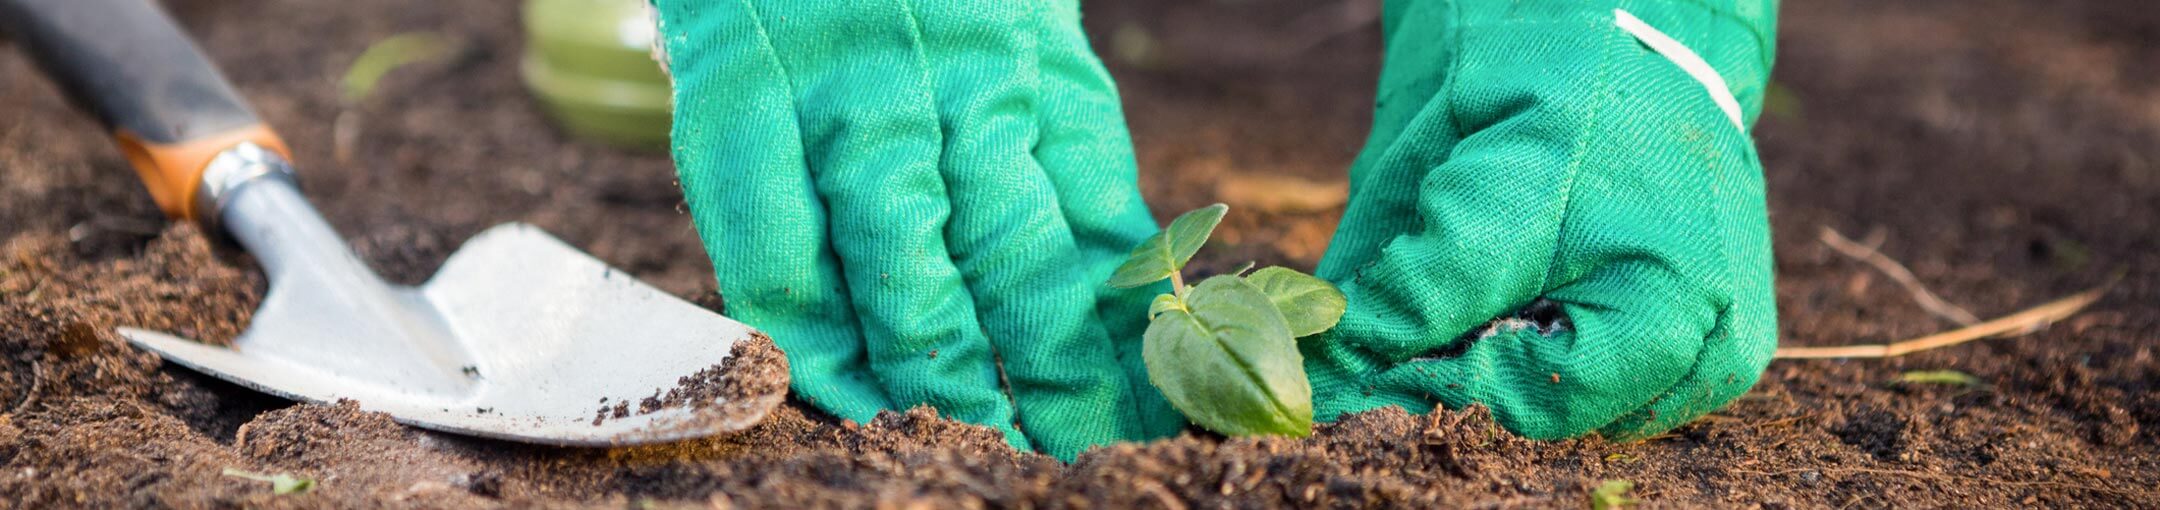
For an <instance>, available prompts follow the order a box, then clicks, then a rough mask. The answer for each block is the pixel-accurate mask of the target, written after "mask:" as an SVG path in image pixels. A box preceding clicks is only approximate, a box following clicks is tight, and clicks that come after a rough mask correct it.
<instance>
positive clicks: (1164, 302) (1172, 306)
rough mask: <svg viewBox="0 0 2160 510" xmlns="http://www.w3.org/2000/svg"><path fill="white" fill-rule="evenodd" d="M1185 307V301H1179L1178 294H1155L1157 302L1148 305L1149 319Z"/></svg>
mask: <svg viewBox="0 0 2160 510" xmlns="http://www.w3.org/2000/svg"><path fill="white" fill-rule="evenodd" d="M1183 308H1185V303H1184V302H1181V301H1178V298H1177V296H1175V295H1171V294H1161V295H1157V296H1155V302H1154V303H1152V304H1149V305H1148V310H1147V316H1148V318H1149V319H1154V318H1155V316H1157V315H1162V313H1163V312H1167V311H1171V310H1179V309H1183Z"/></svg>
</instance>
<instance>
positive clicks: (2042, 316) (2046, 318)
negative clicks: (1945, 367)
mask: <svg viewBox="0 0 2160 510" xmlns="http://www.w3.org/2000/svg"><path fill="white" fill-rule="evenodd" d="M2113 286H2114V283H2113V282H2109V283H2108V284H2105V285H2101V286H2099V287H2097V288H2094V289H2092V290H2087V291H2084V292H2079V293H2077V294H2072V295H2070V296H2069V297H2065V298H2062V299H2057V300H2054V301H2050V302H2048V303H2047V304H2043V305H2040V306H2035V307H2032V308H2027V309H2025V310H2024V311H2020V312H2018V313H2014V314H2010V315H2006V316H2003V317H2001V318H1998V319H1995V320H1990V321H1987V322H1982V323H1979V324H1974V325H1972V326H1968V327H1963V328H1958V329H1954V330H1950V331H1945V332H1941V333H1936V334H1933V335H1928V336H1923V337H1920V338H1914V339H1911V340H1905V341H1901V342H1893V343H1889V344H1873V345H1845V346H1837V347H1780V348H1778V350H1777V354H1776V355H1775V357H1776V358H1777V359H1816V358H1889V357H1894V356H1903V355H1906V354H1911V353H1914V352H1919V351H1924V350H1928V349H1934V348H1937V347H1947V346H1952V345H1957V344H1961V343H1965V342H1970V341H1973V340H1978V339H1981V338H1987V337H1991V336H2010V335H2017V334H2023V333H2026V332H2029V331H2033V330H2035V329H2039V328H2040V327H2041V326H2046V325H2048V324H2051V323H2054V322H2055V321H2059V320H2063V319H2065V318H2068V317H2070V316H2071V315H2073V314H2076V313H2077V312H2078V311H2079V310H2083V309H2085V307H2086V306H2087V305H2091V304H2092V303H2093V301H2096V300H2099V299H2100V296H2101V295H2102V294H2106V293H2107V291H2108V288H2110V287H2113Z"/></svg>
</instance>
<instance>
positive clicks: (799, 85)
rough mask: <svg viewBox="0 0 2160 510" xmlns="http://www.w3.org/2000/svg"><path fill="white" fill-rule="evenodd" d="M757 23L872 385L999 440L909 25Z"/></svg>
mask: <svg viewBox="0 0 2160 510" xmlns="http://www.w3.org/2000/svg"><path fill="white" fill-rule="evenodd" d="M758 10H759V13H758V14H759V16H758V17H759V19H762V20H764V21H765V28H766V29H767V30H768V31H769V33H770V34H771V37H772V39H773V44H774V45H775V46H776V47H780V48H784V49H785V51H783V52H781V65H782V67H783V68H785V69H786V71H787V72H788V73H789V76H790V79H791V82H792V83H793V84H794V89H795V91H794V92H795V97H796V107H797V112H796V114H797V116H798V117H799V118H800V119H802V120H801V123H802V125H801V128H802V133H801V137H802V140H803V141H804V145H805V149H806V155H807V156H808V163H809V166H810V173H811V175H812V178H813V180H814V181H815V187H816V188H817V191H818V195H819V196H820V197H822V198H823V199H824V201H825V206H826V210H827V212H828V213H829V214H830V215H831V225H832V245H833V248H834V251H835V252H837V253H838V254H839V256H840V260H841V265H842V267H843V271H844V274H845V277H846V281H847V285H848V288H850V289H851V290H852V292H851V294H852V298H853V303H854V305H855V310H856V312H857V313H858V314H859V317H860V318H861V320H862V327H863V337H864V341H865V342H866V343H867V344H868V357H869V362H870V369H871V372H872V373H874V374H876V377H877V379H878V380H879V381H880V382H881V383H882V384H883V386H884V388H885V391H886V394H887V395H889V396H890V397H891V398H892V400H893V402H894V403H895V404H899V405H901V406H913V405H917V404H929V405H931V406H934V407H937V408H938V409H939V410H941V411H943V412H945V413H947V414H948V415H950V416H953V417H956V418H959V419H961V420H964V421H968V422H972V423H979V424H985V425H990V426H994V427H998V428H1000V429H1003V430H1005V431H1006V434H1007V438H1008V439H1010V440H1012V441H1013V443H1014V444H1015V445H1016V446H1023V447H1024V446H1026V444H1027V443H1026V440H1025V439H1024V438H1021V437H1020V436H1019V434H1018V432H1017V431H1016V430H1014V429H1013V427H1012V418H1013V409H1012V403H1011V401H1009V400H1008V399H1007V398H1006V397H1005V395H1004V392H1002V391H1000V390H999V388H998V376H997V371H996V367H995V365H993V364H992V360H991V353H990V343H989V340H988V339H987V338H985V337H984V336H983V331H982V328H981V326H980V325H979V324H978V323H977V322H976V319H975V317H976V314H975V307H974V303H973V302H972V300H971V299H970V296H969V295H968V293H967V290H966V287H965V283H964V281H963V280H962V278H961V275H960V272H959V270H958V268H956V267H954V265H953V263H952V258H951V255H950V254H949V253H948V251H947V249H946V245H945V238H944V232H945V229H946V221H947V220H948V219H949V218H950V217H951V214H952V205H951V203H950V202H949V201H948V200H947V198H946V197H947V189H946V187H945V183H944V179H943V178H942V177H941V176H940V175H939V171H938V163H939V158H940V152H941V149H940V146H941V144H942V140H941V139H942V134H941V133H940V131H939V129H940V126H939V124H938V117H937V111H936V109H935V104H934V102H933V98H932V97H931V90H932V83H931V82H930V69H929V67H928V63H927V62H925V61H924V60H923V58H924V51H925V49H924V45H923V41H922V40H921V33H920V28H919V27H918V26H917V25H916V24H915V21H914V20H916V19H918V18H917V17H916V15H915V13H914V12H912V10H911V9H910V7H909V6H907V5H905V4H903V3H902V2H901V1H900V0H877V1H850V2H772V3H770V4H766V5H759V6H758Z"/></svg>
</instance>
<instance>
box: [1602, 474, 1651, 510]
mask: <svg viewBox="0 0 2160 510" xmlns="http://www.w3.org/2000/svg"><path fill="white" fill-rule="evenodd" d="M1633 490H1635V482H1630V481H1627V480H1606V481H1605V483H1601V484H1598V486H1597V488H1596V489H1591V490H1590V508H1591V510H1611V509H1615V508H1627V507H1631V506H1635V504H1636V503H1639V502H1640V501H1637V500H1636V499H1635V498H1633V497H1630V496H1628V492H1629V491H1633Z"/></svg>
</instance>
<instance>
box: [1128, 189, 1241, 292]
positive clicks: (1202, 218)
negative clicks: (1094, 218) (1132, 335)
mask: <svg viewBox="0 0 2160 510" xmlns="http://www.w3.org/2000/svg"><path fill="white" fill-rule="evenodd" d="M1229 210H1230V206H1227V205H1222V204H1215V205H1211V206H1207V207H1202V208H1199V209H1195V210H1193V211H1192V212H1188V213H1185V214H1184V215H1181V216H1178V217H1177V219H1175V220H1171V221H1170V226H1169V227H1168V228H1164V229H1163V231H1162V232H1157V233H1155V235H1154V236H1150V237H1148V238H1147V240H1145V241H1141V242H1140V245H1139V246H1134V247H1133V249H1132V254H1130V255H1126V256H1125V263H1124V264H1122V265H1119V266H1118V268H1117V272H1115V273H1111V274H1110V286H1112V287H1117V288H1120V289H1130V288H1133V287H1139V286H1141V285H1147V284H1150V283H1155V282H1159V281H1162V279H1164V278H1169V279H1171V280H1172V282H1171V284H1172V285H1173V287H1174V289H1175V290H1176V294H1177V295H1180V296H1183V295H1185V289H1184V287H1185V282H1184V278H1182V277H1181V276H1180V275H1179V274H1178V271H1181V270H1184V269H1185V263H1186V262H1191V261H1192V256H1193V254H1194V253H1199V252H1200V245H1203V244H1207V239H1208V236H1210V235H1213V234H1214V233H1215V225H1216V224H1219V223H1222V217H1223V213H1225V212H1229Z"/></svg>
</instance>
